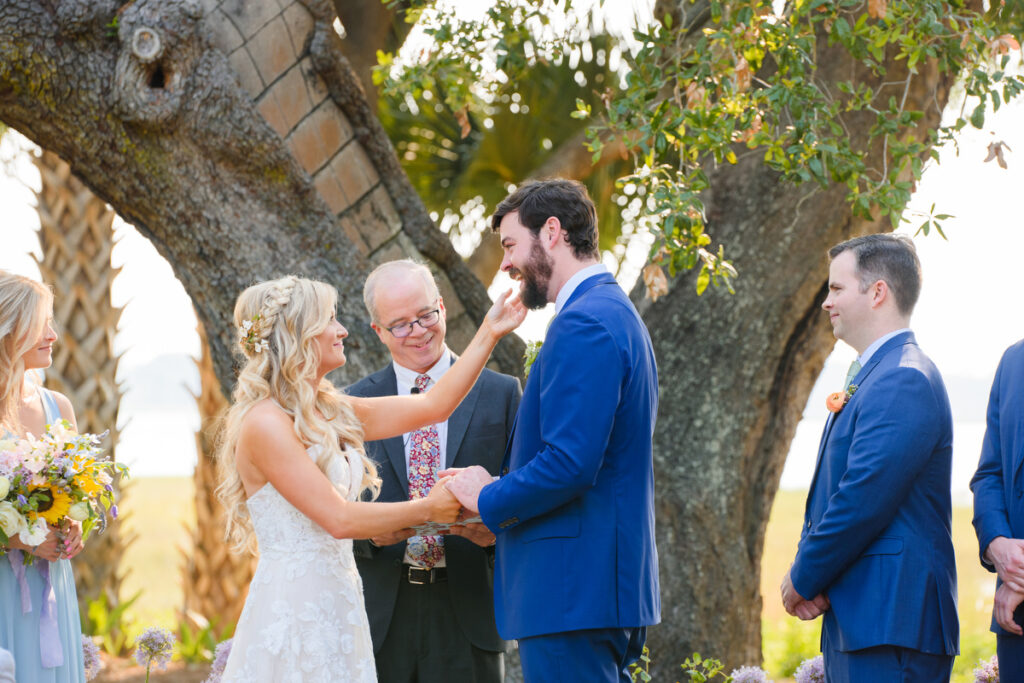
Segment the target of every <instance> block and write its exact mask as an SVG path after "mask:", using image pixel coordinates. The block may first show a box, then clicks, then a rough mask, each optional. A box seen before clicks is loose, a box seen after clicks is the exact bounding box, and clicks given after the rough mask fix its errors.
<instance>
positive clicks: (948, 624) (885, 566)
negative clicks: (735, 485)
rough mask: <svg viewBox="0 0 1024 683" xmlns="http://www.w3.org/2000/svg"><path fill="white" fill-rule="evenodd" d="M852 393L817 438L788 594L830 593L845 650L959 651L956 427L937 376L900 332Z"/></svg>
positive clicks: (834, 625) (827, 619)
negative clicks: (890, 647) (953, 473)
mask: <svg viewBox="0 0 1024 683" xmlns="http://www.w3.org/2000/svg"><path fill="white" fill-rule="evenodd" d="M853 384H855V385H857V390H856V392H855V393H854V394H853V396H852V397H851V398H850V400H849V402H848V403H847V404H846V406H845V407H844V408H843V409H842V411H840V412H839V413H838V414H837V415H836V416H835V418H834V419H833V420H831V421H830V422H829V423H828V426H827V427H826V429H825V433H824V435H823V436H822V440H821V446H820V448H819V452H818V464H817V468H816V470H815V474H814V480H813V482H812V483H811V490H810V492H809V493H808V498H807V510H806V513H805V518H804V528H803V534H802V536H801V538H800V545H799V548H798V550H797V555H796V560H795V561H794V562H793V566H792V568H791V570H790V572H791V573H790V576H791V578H792V581H793V587H794V588H796V590H797V592H798V593H799V594H800V595H802V596H804V597H805V598H813V597H814V596H816V595H818V594H819V593H825V594H826V595H827V596H828V598H829V601H830V602H831V603H832V607H831V609H830V610H828V611H827V612H825V615H824V623H823V628H825V629H828V630H829V642H831V643H833V644H835V646H836V647H837V648H838V649H839V650H840V651H843V652H848V651H852V650H860V649H863V648H867V647H873V646H876V645H895V646H899V647H906V648H911V649H915V650H919V651H921V652H927V653H931V654H945V655H952V654H956V653H957V651H958V648H959V645H958V642H959V623H958V621H957V613H956V564H955V560H954V556H953V539H952V532H951V528H952V500H951V495H950V477H951V470H952V452H953V448H952V446H953V426H952V422H953V419H952V414H951V412H950V408H949V399H948V397H947V396H946V388H945V385H944V384H943V382H942V377H941V376H940V375H939V371H938V370H937V369H936V367H935V365H934V364H933V363H932V362H931V360H929V358H928V357H927V356H925V355H924V353H923V352H922V351H921V349H920V348H919V347H918V346H917V343H916V342H915V340H914V335H913V334H912V333H910V332H905V333H902V334H898V335H896V336H895V337H893V338H891V339H889V340H888V341H886V342H885V343H884V344H882V346H881V347H880V348H879V349H878V350H877V351H876V352H875V354H874V355H873V356H872V357H871V359H870V360H869V361H868V362H867V364H866V365H865V366H864V367H863V368H861V370H860V372H859V373H858V374H857V376H856V377H855V378H854V379H853Z"/></svg>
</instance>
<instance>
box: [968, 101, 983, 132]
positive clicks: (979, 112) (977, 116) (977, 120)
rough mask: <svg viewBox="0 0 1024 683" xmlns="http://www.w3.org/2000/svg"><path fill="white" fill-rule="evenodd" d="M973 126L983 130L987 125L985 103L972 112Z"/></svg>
mask: <svg viewBox="0 0 1024 683" xmlns="http://www.w3.org/2000/svg"><path fill="white" fill-rule="evenodd" d="M971 125H972V126H974V127H975V128H977V129H979V130H980V129H981V128H982V127H983V126H984V125H985V103H984V102H982V103H981V104H979V105H978V106H977V107H975V108H974V111H973V112H971Z"/></svg>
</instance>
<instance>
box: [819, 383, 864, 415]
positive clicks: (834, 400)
mask: <svg viewBox="0 0 1024 683" xmlns="http://www.w3.org/2000/svg"><path fill="white" fill-rule="evenodd" d="M856 391H857V385H856V384H851V385H850V386H849V387H848V388H847V389H846V391H836V392H834V393H831V394H829V395H828V396H827V397H826V398H825V407H826V408H828V411H829V412H830V413H838V412H839V411H840V410H842V409H843V406H845V405H846V404H847V403H848V402H849V400H850V398H852V397H853V394H854V393H856Z"/></svg>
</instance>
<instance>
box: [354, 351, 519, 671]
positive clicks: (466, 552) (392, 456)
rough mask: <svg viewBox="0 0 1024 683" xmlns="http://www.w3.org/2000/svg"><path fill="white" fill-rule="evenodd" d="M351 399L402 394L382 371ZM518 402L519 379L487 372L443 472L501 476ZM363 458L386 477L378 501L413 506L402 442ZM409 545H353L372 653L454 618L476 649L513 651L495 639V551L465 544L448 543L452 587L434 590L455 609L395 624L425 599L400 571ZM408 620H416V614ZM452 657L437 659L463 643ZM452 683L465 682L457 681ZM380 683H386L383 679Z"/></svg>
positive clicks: (457, 426)
mask: <svg viewBox="0 0 1024 683" xmlns="http://www.w3.org/2000/svg"><path fill="white" fill-rule="evenodd" d="M346 392H347V393H348V394H350V395H352V396H364V397H374V396H391V395H394V394H395V393H396V392H397V381H396V378H395V371H394V367H393V365H391V364H388V366H387V367H385V368H384V369H382V370H380V371H378V372H376V373H374V374H372V375H369V376H368V377H365V378H364V379H362V380H360V381H359V382H357V383H355V384H353V385H352V386H350V387H349V388H348V389H347V390H346ZM521 396H522V389H521V387H520V384H519V380H518V379H516V378H515V377H511V376H509V375H502V374H499V373H496V372H492V371H490V370H484V371H483V373H482V374H481V375H480V378H479V379H478V380H477V382H476V384H475V385H474V386H473V389H472V390H471V391H470V393H469V395H468V396H467V397H466V398H465V400H463V402H462V403H461V404H460V405H459V407H458V408H456V410H455V412H454V413H452V416H451V417H450V418H449V419H448V439H447V447H446V456H445V463H444V465H445V467H468V466H470V465H481V466H483V467H484V468H486V469H487V471H488V472H490V473H491V474H492V475H497V474H498V473H499V472H498V470H499V468H500V467H501V460H502V457H503V456H504V453H505V445H506V443H507V442H508V439H509V436H510V434H511V433H512V426H513V422H514V421H515V415H516V410H517V408H518V406H519V399H520V397H521ZM366 453H367V455H368V456H369V457H370V459H372V460H373V461H374V462H376V463H377V465H378V471H379V473H380V477H381V491H380V495H379V496H378V498H377V500H378V501H385V502H397V501H404V500H408V499H409V480H408V476H407V472H406V461H405V449H404V446H403V442H402V438H401V437H394V438H391V439H383V440H381V441H369V442H367V443H366ZM405 546H406V544H405V542H404V541H403V542H401V543H396V544H394V545H390V546H384V547H379V548H378V547H375V546H373V545H372V544H371V543H370V542H369V541H355V545H354V551H355V556H356V564H357V565H358V567H359V573H360V574H361V575H362V579H363V594H364V596H365V598H366V611H367V614H368V615H369V619H370V633H371V636H372V638H373V649H374V652H375V653H377V654H378V655H379V654H380V651H381V647H382V645H383V644H384V642H385V639H386V638H387V636H388V633H389V631H392V630H395V629H401V631H402V632H403V638H406V639H408V638H410V637H415V638H422V637H429V638H435V637H436V634H433V633H429V631H433V630H437V629H435V627H439V626H440V624H438V623H437V621H438V620H440V619H448V620H450V619H452V618H453V617H452V615H454V620H455V621H456V622H457V624H458V627H459V628H458V629H456V631H455V632H456V633H458V634H461V636H462V637H463V638H465V639H466V640H468V641H469V642H470V643H471V644H472V645H473V646H474V647H475V648H478V649H479V650H484V651H489V652H504V651H505V650H506V649H507V647H508V644H507V643H506V642H505V641H504V640H502V639H501V637H500V636H499V635H498V631H497V627H496V626H495V622H494V598H493V588H492V586H493V571H494V570H493V568H494V548H493V547H491V548H481V547H480V546H478V545H476V544H475V543H472V542H471V541H469V540H467V539H465V538H461V537H458V536H453V535H448V536H445V539H444V549H445V563H446V565H447V581H446V582H445V583H444V584H438V586H437V587H435V588H434V589H433V590H440V591H442V592H446V593H447V601H448V602H449V603H450V610H448V609H444V610H441V611H440V612H439V613H438V614H436V615H434V614H430V615H429V616H427V617H426V618H424V619H423V620H422V621H420V620H418V619H417V621H420V623H419V624H409V623H402V624H394V623H393V621H394V618H395V615H406V617H408V616H409V615H410V609H409V608H408V606H403V605H402V604H401V600H402V599H403V598H402V596H410V597H411V598H412V599H416V596H419V595H422V594H423V593H424V592H423V591H422V590H421V589H423V588H424V587H423V586H416V585H411V586H410V585H407V584H408V577H407V576H406V575H405V571H404V569H405V567H403V564H402V558H403V555H404V554H405ZM445 586H447V587H445ZM428 588H429V587H428ZM442 600H444V598H442ZM411 613H412V614H416V611H415V609H413V610H412V612H411ZM431 621H433V624H432V623H431ZM446 625H447V624H446ZM449 632H450V630H449ZM413 650H414V648H411V647H410V648H409V649H408V650H401V649H399V650H398V651H397V654H396V651H395V649H393V648H391V647H390V646H389V651H388V653H387V656H388V657H395V656H399V657H401V656H403V655H402V653H403V652H412V651H413ZM451 650H452V654H451V655H450V656H444V655H443V654H442V653H438V654H439V655H441V658H442V659H444V660H445V661H446V662H451V661H452V657H458V656H461V655H457V654H456V653H461V652H465V651H466V650H467V648H466V647H465V646H464V644H460V643H451ZM412 656H415V655H412ZM499 661H500V658H499ZM448 680H468V679H463V678H461V677H456V678H450V679H448ZM382 683H386V682H385V681H383V679H382Z"/></svg>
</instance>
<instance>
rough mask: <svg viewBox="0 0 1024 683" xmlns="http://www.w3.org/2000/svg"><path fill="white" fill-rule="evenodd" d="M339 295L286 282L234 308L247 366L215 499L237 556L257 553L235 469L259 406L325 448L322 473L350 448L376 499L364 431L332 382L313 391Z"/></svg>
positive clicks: (262, 288) (220, 455) (257, 288)
mask: <svg viewBox="0 0 1024 683" xmlns="http://www.w3.org/2000/svg"><path fill="white" fill-rule="evenodd" d="M337 300H338V294H337V292H336V291H335V290H334V288H333V287H331V286H330V285H327V284H324V283H323V282H316V281H314V280H307V279H304V278H299V277H294V276H289V277H284V278H281V279H279V280H271V281H269V282H262V283H260V284H256V285H253V286H252V287H249V288H248V289H246V290H245V291H244V292H242V293H241V294H240V295H239V297H238V301H237V302H236V303H235V325H236V327H237V328H238V331H239V347H240V348H241V351H242V353H243V354H244V356H245V365H244V366H243V367H242V370H241V373H240V374H239V376H238V385H237V386H236V387H235V391H234V394H233V396H232V398H233V403H232V406H231V409H230V410H229V411H228V414H227V417H226V418H225V424H224V430H223V432H222V437H221V442H220V445H219V448H218V450H217V462H218V470H219V473H220V485H219V486H218V487H217V495H218V497H219V498H220V500H221V502H223V504H224V507H225V509H226V510H227V533H226V535H227V538H228V540H229V541H230V542H231V544H232V545H233V547H234V548H235V549H236V550H241V549H248V550H250V551H252V550H255V545H256V544H255V538H254V536H253V533H252V520H251V519H250V518H249V514H248V510H247V509H246V506H245V490H244V488H243V487H242V480H241V478H240V477H239V476H238V470H237V468H236V467H235V448H236V446H237V445H238V437H239V433H240V432H241V429H242V421H243V420H244V419H245V416H246V414H248V412H249V410H250V409H251V408H252V407H253V406H254V405H255V404H256V403H259V402H260V401H263V400H266V399H270V400H272V401H274V402H275V403H277V404H278V405H279V406H280V407H281V408H282V409H283V410H284V411H285V412H287V413H288V414H289V415H291V416H292V419H293V420H294V423H295V426H294V429H295V435H296V436H297V437H298V438H299V441H301V442H302V443H303V444H305V445H306V446H307V447H311V446H320V448H319V449H318V450H319V452H318V453H317V456H316V463H317V466H318V467H320V469H321V470H324V468H325V467H326V466H327V463H328V462H329V461H330V459H331V457H332V456H333V455H335V454H340V453H341V452H342V450H344V449H345V448H353V449H355V450H357V451H359V454H360V457H361V460H362V464H363V479H362V489H363V490H366V489H370V490H371V491H372V492H373V495H374V496H376V495H377V493H378V492H379V490H380V479H379V478H378V477H377V469H376V466H375V465H374V464H373V461H371V460H370V459H369V458H367V457H366V453H365V451H364V450H363V428H362V425H361V424H360V423H359V420H358V419H357V418H356V416H355V413H354V412H353V411H352V408H351V407H350V406H349V404H348V402H347V401H346V400H345V399H344V397H342V395H341V392H339V391H338V389H337V388H336V387H335V386H334V385H333V384H331V382H329V381H328V380H327V379H323V380H321V381H320V383H319V385H317V386H316V387H314V386H313V384H312V383H311V382H310V379H311V378H313V377H316V374H317V370H318V368H319V366H320V354H319V350H318V347H317V343H316V340H315V338H316V337H317V335H319V334H320V333H321V332H323V331H324V330H325V329H327V326H328V325H329V324H330V322H331V319H332V317H333V316H334V311H335V307H336V306H337Z"/></svg>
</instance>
